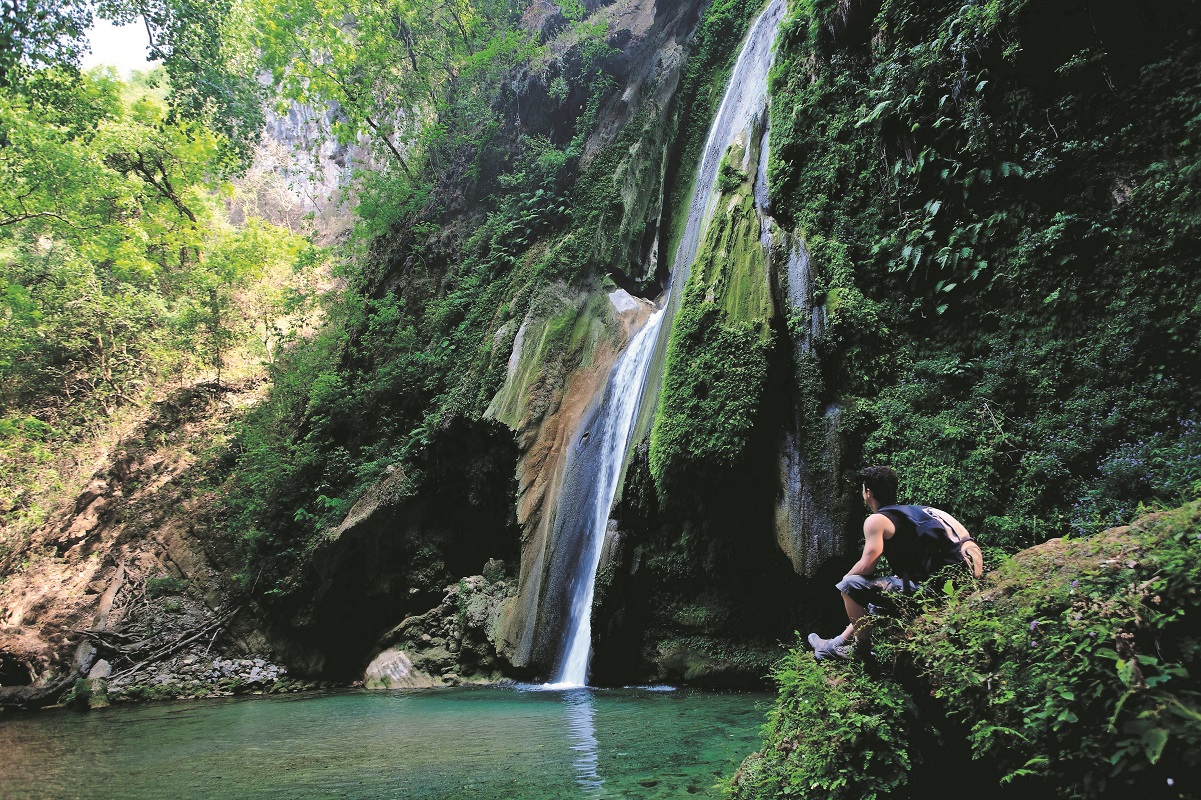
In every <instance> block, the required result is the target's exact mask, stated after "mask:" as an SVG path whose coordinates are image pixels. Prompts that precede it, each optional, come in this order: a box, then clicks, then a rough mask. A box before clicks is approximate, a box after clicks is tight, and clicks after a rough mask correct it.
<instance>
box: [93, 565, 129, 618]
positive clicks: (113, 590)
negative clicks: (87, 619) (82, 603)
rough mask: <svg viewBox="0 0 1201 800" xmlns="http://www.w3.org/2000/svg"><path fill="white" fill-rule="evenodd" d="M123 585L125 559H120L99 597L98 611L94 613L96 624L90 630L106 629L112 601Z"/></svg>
mask: <svg viewBox="0 0 1201 800" xmlns="http://www.w3.org/2000/svg"><path fill="white" fill-rule="evenodd" d="M123 583H125V559H121V563H120V564H118V565H117V572H116V574H115V575H113V579H112V581H111V582H110V583H109V585H108V588H107V589H105V590H104V594H102V595H101V596H100V609H99V610H98V611H97V612H96V623H95V624H94V625H92V630H94V631H102V630H104V629H106V628H107V627H108V615H109V612H111V611H112V610H113V600H115V599H116V598H117V592H119V591H121V585H122V584H123Z"/></svg>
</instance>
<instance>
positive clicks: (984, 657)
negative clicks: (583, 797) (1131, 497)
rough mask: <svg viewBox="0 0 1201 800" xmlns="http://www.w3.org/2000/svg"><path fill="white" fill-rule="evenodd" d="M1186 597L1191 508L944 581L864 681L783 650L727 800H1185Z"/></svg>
mask: <svg viewBox="0 0 1201 800" xmlns="http://www.w3.org/2000/svg"><path fill="white" fill-rule="evenodd" d="M1199 583H1201V503H1193V504H1191V505H1188V506H1185V507H1184V508H1181V509H1178V510H1175V511H1171V512H1165V513H1160V514H1155V515H1152V516H1149V517H1145V518H1143V519H1142V520H1140V521H1138V522H1136V523H1135V524H1133V525H1131V526H1129V527H1123V528H1115V529H1112V530H1109V531H1106V532H1105V533H1103V534H1100V535H1098V536H1095V537H1092V538H1087V539H1074V540H1065V539H1055V540H1052V541H1050V542H1047V543H1046V544H1043V545H1040V546H1038V547H1034V548H1030V549H1029V550H1026V551H1023V552H1021V553H1019V554H1018V555H1016V556H1014V557H1013V558H1011V559H1008V560H1006V561H1005V562H1004V563H1003V564H1002V565H1001V566H1000V567H999V568H998V569H997V570H995V571H993V572H991V573H989V574H988V575H986V576H985V578H984V579H983V580H982V581H980V582H979V585H976V586H971V587H966V588H965V587H963V586H957V585H956V584H955V583H953V582H950V581H948V582H947V583H946V584H945V585H943V586H942V587H940V588H941V593H940V594H939V596H938V597H932V598H931V599H929V600H926V601H925V602H923V603H922V604H920V605H919V606H918V607H917V609H916V610H917V612H918V613H917V614H916V616H915V617H914V618H913V619H912V620H909V621H908V622H906V623H904V624H892V625H886V626H882V627H883V628H885V630H883V631H880V633H883V634H885V635H883V636H880V637H879V640H878V641H877V643H876V650H875V652H876V656H877V658H878V660H879V662H880V663H879V664H878V665H876V667H872V668H867V667H865V666H863V665H862V664H861V663H858V662H852V663H849V664H841V663H840V664H833V665H831V664H829V663H827V662H820V663H819V662H816V661H814V660H813V658H812V656H811V655H810V654H808V653H807V652H805V651H804V649H803V648H798V649H797V650H795V651H793V653H792V654H791V655H790V656H789V657H788V658H787V659H786V660H785V661H784V662H783V663H782V665H781V666H780V667H778V668H777V670H776V673H775V677H776V680H777V681H778V682H779V684H780V696H779V698H778V700H777V703H776V706H775V708H774V709H773V711H772V713H771V716H770V721H769V724H768V726H767V728H766V738H765V742H764V748H763V749H762V750H761V751H760V752H758V753H756V754H754V755H752V756H750V757H749V758H748V759H747V760H746V762H745V763H744V765H743V768H742V769H741V770H740V772H739V773H738V774H737V775H736V776H735V777H734V780H733V781H732V786H731V790H730V796H732V797H736V798H764V797H802V796H803V797H806V798H818V797H840V798H841V797H855V798H863V797H875V796H885V795H888V796H909V795H911V794H916V793H917V792H918V788H919V784H920V785H921V787H923V790H924V789H928V788H929V787H928V786H926V784H928V783H930V782H931V780H933V778H932V777H931V776H932V775H941V776H942V777H943V778H944V779H945V780H947V781H950V780H952V779H955V780H962V779H963V777H965V776H974V779H975V781H976V782H978V783H979V784H980V787H981V791H984V792H986V793H992V794H997V795H999V796H1017V795H1019V794H1029V793H1034V794H1036V795H1039V796H1042V795H1047V796H1052V795H1053V796H1060V797H1076V798H1102V797H1116V796H1119V795H1123V796H1128V793H1129V791H1130V789H1132V788H1135V789H1138V790H1139V791H1140V792H1142V793H1144V794H1145V795H1147V796H1163V797H1196V796H1198V793H1199V792H1201V782H1199V780H1198V775H1199V774H1201V691H1199V690H1201V588H1199ZM952 743H960V746H959V747H955V746H952ZM969 754H970V758H971V759H972V760H973V761H974V763H972V764H971V765H970V766H969V764H968V757H969ZM923 764H925V767H924V768H923V767H922V765H923ZM981 778H987V780H980V779H981Z"/></svg>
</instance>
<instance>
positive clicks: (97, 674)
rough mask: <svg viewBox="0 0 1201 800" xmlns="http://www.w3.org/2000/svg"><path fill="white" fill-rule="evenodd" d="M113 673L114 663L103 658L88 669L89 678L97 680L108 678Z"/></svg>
mask: <svg viewBox="0 0 1201 800" xmlns="http://www.w3.org/2000/svg"><path fill="white" fill-rule="evenodd" d="M112 674H113V665H112V664H110V663H108V662H107V661H105V660H104V659H103V658H102V659H100V660H99V661H97V662H96V663H95V664H93V665H92V668H91V669H90V670H88V680H97V679H100V678H107V677H109V676H110V675H112Z"/></svg>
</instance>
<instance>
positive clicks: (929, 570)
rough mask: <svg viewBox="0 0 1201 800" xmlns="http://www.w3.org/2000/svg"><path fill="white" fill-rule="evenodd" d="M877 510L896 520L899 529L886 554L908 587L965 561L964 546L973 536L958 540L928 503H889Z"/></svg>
mask: <svg viewBox="0 0 1201 800" xmlns="http://www.w3.org/2000/svg"><path fill="white" fill-rule="evenodd" d="M877 513H880V514H883V515H884V516H886V517H888V518H889V519H890V520H892V525H893V528H894V529H895V532H894V533H893V535H892V538H890V539H885V540H884V555H886V556H888V563H889V564H890V565H892V567H893V569H895V570H896V571H897V575H898V576H899V577H900V578H901V579H902V580H904V581H905V589H906V590H912V588H913V587H912V586H911V585H910V584H917V583H921V582H922V581H924V580H926V579H927V578H929V577H930V576H931V575H933V574H934V573H935V572H937V571H938V570H939V569H941V568H942V567H945V566H948V565H950V564H958V563H959V562H961V561H963V552H962V550H961V548H962V546H963V543H964V542H967V541H971V537H970V536H969V537H968V538H967V539H964V540H963V541H955V539H954V538H953V537H951V536H950V535H948V534H947V531H946V527H945V526H944V525H943V524H942V522H941V521H939V520H938V519H936V518H935V517H933V516H932V515H930V514H929V513H928V512H927V511H926V510H925V507H924V506H885V507H883V508H881V509H880V510H879V511H878V512H877ZM919 529H920V532H919Z"/></svg>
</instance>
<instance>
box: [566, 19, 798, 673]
mask: <svg viewBox="0 0 1201 800" xmlns="http://www.w3.org/2000/svg"><path fill="white" fill-rule="evenodd" d="M786 10H787V2H786V0H771V2H770V3H769V4H768V6H767V8H766V9H765V10H764V11H763V12H762V14H760V15H759V17H758V18H757V19H756V20H755V21H754V23H753V24H752V25H751V28H750V32H749V33H748V34H747V37H746V40H745V42H744V44H743V47H742V51H741V52H740V53H739V56H738V60H737V61H736V62H735V64H734V69H733V71H732V72H731V74H730V82H729V84H728V85H727V86H726V91H725V94H724V95H723V97H722V101H721V105H720V106H719V108H718V111H717V114H716V116H715V117H714V119H713V124H712V126H711V127H710V129H709V135H708V137H707V139H706V141H705V149H704V153H703V155H702V157H701V163H700V166H699V167H698V169H697V175H696V183H695V185H694V187H693V193H692V199H691V201H690V204H689V208H688V217H687V221H686V223H685V226H684V231H683V234H682V236H681V238H680V244H679V247H678V248H677V250H676V255H675V259H674V261H673V264H672V273H671V283H670V285H669V287H668V297H665V298H664V299H663V302H662V305H661V307H660V308H659V310H658V311H656V312H655V313H654V314H653V315H652V316H651V318H650V319H649V320H648V321H647V323H646V324H645V325H644V326H643V328H642V329H641V330H640V331H639V332H638V333H637V335H635V336H634V337H633V339H632V341H631V342H630V344H629V347H628V348H627V349H626V351H625V352H624V353H623V354H622V355H621V357H620V358H619V359H618V361H617V363H616V364H615V365H614V367H613V371H612V372H611V373H610V375H609V380H608V383H607V384H606V386H605V390H604V395H603V397H602V400H601V404H600V406H599V407H598V408H597V410H596V411H595V413H594V415H593V417H592V419H591V420H590V421H589V423H586V424H585V425H584V432H583V433H582V434H581V435H580V437H579V440H578V441H577V442H576V443H575V445H574V448H573V450H574V452H573V453H572V459H571V462H572V463H571V464H570V465H569V466H568V468H567V469H568V471H571V472H574V473H575V475H576V478H575V480H574V481H570V482H569V485H573V486H575V487H577V488H576V489H575V490H574V491H573V492H572V493H571V494H573V495H574V496H572V497H569V496H562V497H561V500H560V509H561V511H560V519H559V520H557V521H556V525H555V527H556V531H555V534H556V537H555V541H556V542H557V543H559V544H558V546H561V547H564V548H565V549H568V550H569V552H571V554H572V557H571V558H569V559H567V561H568V563H570V564H571V567H570V577H569V578H568V579H567V591H568V596H569V598H570V602H569V605H568V608H567V612H566V614H565V619H563V620H562V622H563V627H562V631H563V637H562V645H561V650H560V656H559V659H558V661H557V669H556V671H555V677H554V681H553V683H552V684H550V686H552V687H571V686H583V685H585V683H586V682H587V679H588V662H589V658H590V656H591V647H592V601H593V593H594V588H595V582H596V571H597V567H598V566H599V564H600V558H601V552H602V550H603V547H604V541H605V531H606V529H607V527H608V522H609V513H610V510H611V508H612V505H613V498H614V496H615V494H616V491H617V483H618V480H619V479H620V477H621V471H622V464H623V463H624V461H625V457H626V453H627V452H628V450H629V447H630V433H631V430H632V428H633V423H634V420H635V419H636V418H637V415H638V407H639V401H640V399H641V398H642V396H643V390H644V387H645V385H646V381H647V376H648V371H649V369H648V368H649V366H650V364H651V363H652V358H651V356H652V353H653V352H654V350H655V348H656V344H657V341H658V340H659V336H660V328H661V327H662V325H663V323H664V321H665V320H667V321H668V322H670V319H671V309H672V306H671V304H670V294H671V286H674V285H677V284H678V285H683V284H684V283H685V282H686V281H687V280H688V274H689V271H690V269H691V266H692V262H693V259H694V258H695V257H696V253H697V248H698V247H699V245H700V242H701V241H702V239H703V237H704V232H705V227H706V225H707V224H708V220H709V217H710V215H711V214H712V211H713V209H714V207H715V204H716V202H717V197H718V194H717V192H715V191H714V187H715V186H716V184H717V176H718V170H719V168H720V166H721V161H722V158H723V157H724V155H725V152H726V150H727V148H729V146H730V145H731V144H732V143H734V142H735V140H736V139H738V137H740V136H746V135H747V133H748V131H753V130H755V128H756V126H758V125H760V124H762V120H763V118H764V113H765V110H766V107H767V74H768V70H769V69H770V68H771V64H772V56H773V51H772V44H773V43H774V41H775V38H776V30H777V28H778V27H779V25H780V22H781V20H782V19H783V18H784V14H785V11H786ZM573 501H574V502H573Z"/></svg>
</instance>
